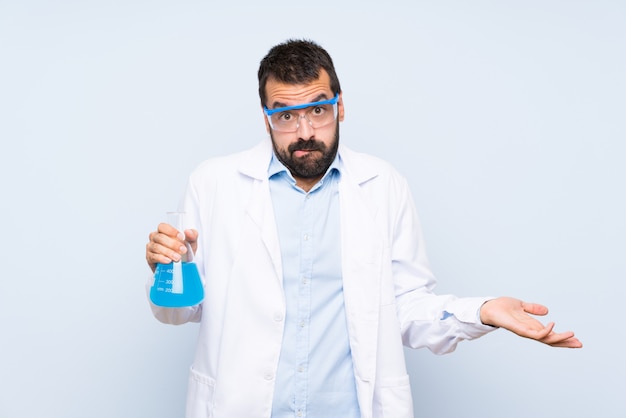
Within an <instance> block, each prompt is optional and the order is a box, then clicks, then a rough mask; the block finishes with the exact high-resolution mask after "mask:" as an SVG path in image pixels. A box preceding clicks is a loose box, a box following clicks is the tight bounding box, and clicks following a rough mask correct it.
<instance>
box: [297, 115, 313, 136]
mask: <svg viewBox="0 0 626 418" xmlns="http://www.w3.org/2000/svg"><path fill="white" fill-rule="evenodd" d="M298 117H299V118H300V119H299V120H298V130H297V132H298V136H299V137H300V138H302V139H304V140H307V139H311V138H313V133H314V132H315V129H314V128H313V127H312V126H311V122H310V121H309V119H308V118H307V117H306V114H304V115H299V116H298Z"/></svg>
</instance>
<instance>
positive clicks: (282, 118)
mask: <svg viewBox="0 0 626 418" xmlns="http://www.w3.org/2000/svg"><path fill="white" fill-rule="evenodd" d="M292 117H293V116H291V113H288V112H284V113H281V114H280V115H278V119H279V120H280V121H281V122H289V121H290V120H291V119H292Z"/></svg>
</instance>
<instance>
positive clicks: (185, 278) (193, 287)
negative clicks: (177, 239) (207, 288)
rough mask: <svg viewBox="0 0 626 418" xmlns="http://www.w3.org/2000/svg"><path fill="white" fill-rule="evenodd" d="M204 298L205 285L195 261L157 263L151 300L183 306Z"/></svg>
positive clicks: (156, 303)
mask: <svg viewBox="0 0 626 418" xmlns="http://www.w3.org/2000/svg"><path fill="white" fill-rule="evenodd" d="M203 299H204V287H203V286H202V280H200V274H199V273H198V267H197V266H196V263H194V262H185V261H182V262H178V263H170V264H157V267H156V271H155V272H154V284H153V285H152V288H151V289H150V300H152V303H154V304H155V305H157V306H163V307H166V308H183V307H187V306H195V305H197V304H199V303H200V302H202V300H203Z"/></svg>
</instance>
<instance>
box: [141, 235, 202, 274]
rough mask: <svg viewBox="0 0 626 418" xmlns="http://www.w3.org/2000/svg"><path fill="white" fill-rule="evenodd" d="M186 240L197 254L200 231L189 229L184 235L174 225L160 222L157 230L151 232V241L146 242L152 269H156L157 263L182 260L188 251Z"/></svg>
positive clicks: (147, 259)
mask: <svg viewBox="0 0 626 418" xmlns="http://www.w3.org/2000/svg"><path fill="white" fill-rule="evenodd" d="M185 241H187V243H188V244H189V245H190V247H191V249H192V251H193V253H194V254H195V253H196V248H197V247H198V231H196V230H195V229H187V230H185V235H184V236H183V234H182V233H180V232H178V230H176V228H174V227H173V226H171V225H169V224H165V223H162V224H159V226H158V228H157V230H156V231H154V232H151V233H150V237H149V242H148V244H146V261H147V262H148V265H149V266H150V268H151V269H152V271H153V272H154V271H155V269H156V265H157V263H161V264H169V263H171V262H172V261H180V259H181V256H182V255H183V254H185V253H186V252H187V247H186V246H185Z"/></svg>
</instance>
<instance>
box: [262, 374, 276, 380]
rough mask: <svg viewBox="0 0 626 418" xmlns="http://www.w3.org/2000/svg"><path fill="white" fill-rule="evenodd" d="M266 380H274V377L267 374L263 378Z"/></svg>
mask: <svg viewBox="0 0 626 418" xmlns="http://www.w3.org/2000/svg"><path fill="white" fill-rule="evenodd" d="M263 377H264V378H265V380H272V379H273V378H274V375H273V374H272V373H265V376H263Z"/></svg>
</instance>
